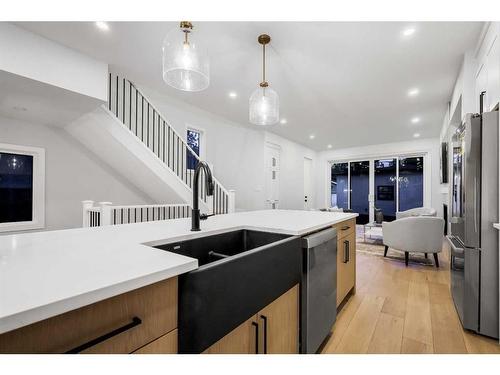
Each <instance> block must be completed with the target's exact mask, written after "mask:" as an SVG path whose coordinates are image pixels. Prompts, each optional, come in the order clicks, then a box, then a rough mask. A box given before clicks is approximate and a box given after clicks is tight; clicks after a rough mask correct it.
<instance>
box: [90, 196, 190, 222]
mask: <svg viewBox="0 0 500 375" xmlns="http://www.w3.org/2000/svg"><path fill="white" fill-rule="evenodd" d="M82 211H83V223H82V226H83V227H85V228H86V227H100V226H104V225H118V224H131V223H144V222H148V221H157V220H169V219H180V218H186V217H191V207H190V206H189V205H188V204H143V205H128V206H113V204H112V203H111V202H99V203H98V205H96V206H95V205H94V201H91V200H86V201H82Z"/></svg>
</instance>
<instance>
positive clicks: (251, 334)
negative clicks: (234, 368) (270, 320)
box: [203, 315, 258, 354]
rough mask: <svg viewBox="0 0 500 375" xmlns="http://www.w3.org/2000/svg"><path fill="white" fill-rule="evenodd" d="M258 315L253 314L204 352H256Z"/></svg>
mask: <svg viewBox="0 0 500 375" xmlns="http://www.w3.org/2000/svg"><path fill="white" fill-rule="evenodd" d="M256 319H257V316H255V315H254V316H252V317H251V318H250V319H248V320H247V321H246V322H244V323H242V324H241V325H239V326H238V327H236V328H235V329H233V330H232V331H231V332H229V333H228V334H227V335H226V336H224V337H223V338H221V339H220V340H219V341H217V342H216V343H215V344H213V345H211V346H210V347H209V348H208V349H206V350H205V351H204V352H203V353H204V354H256V353H257V350H258V342H257V335H258V325H257V321H256Z"/></svg>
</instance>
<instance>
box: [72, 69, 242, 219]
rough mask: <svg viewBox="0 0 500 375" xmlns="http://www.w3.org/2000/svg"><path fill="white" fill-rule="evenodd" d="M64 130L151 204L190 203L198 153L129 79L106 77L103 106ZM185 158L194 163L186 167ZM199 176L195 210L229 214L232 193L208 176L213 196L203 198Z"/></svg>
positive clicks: (203, 193) (202, 177) (231, 205)
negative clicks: (132, 185)
mask: <svg viewBox="0 0 500 375" xmlns="http://www.w3.org/2000/svg"><path fill="white" fill-rule="evenodd" d="M66 130H67V131H68V132H69V133H70V134H72V135H73V136H74V137H76V138H77V139H78V140H79V141H80V142H82V143H83V144H84V145H85V146H86V147H87V148H89V149H91V150H92V151H93V152H94V153H96V154H98V156H100V157H101V158H102V159H103V160H105V161H106V162H107V163H108V164H109V165H111V166H112V167H113V168H114V169H115V170H117V171H118V172H120V173H121V174H122V175H124V176H125V177H126V178H127V179H128V180H129V181H130V182H131V183H133V184H134V185H135V186H137V187H138V188H139V189H141V191H143V192H144V193H145V194H147V195H148V196H149V197H151V199H153V200H154V201H155V202H161V203H175V204H179V203H185V204H188V205H191V204H192V202H191V201H192V186H193V175H194V169H193V168H194V166H196V165H197V163H198V161H199V160H200V159H199V157H198V155H196V153H195V152H194V151H193V150H192V149H191V148H190V147H189V146H188V145H187V143H186V142H185V140H184V139H183V138H182V137H181V136H180V135H179V134H178V133H177V132H176V131H175V129H174V128H173V127H172V126H170V125H169V123H168V121H167V120H166V119H165V118H164V117H163V116H162V114H160V113H159V112H158V111H157V110H156V108H155V107H154V106H153V105H152V103H151V102H150V101H149V100H148V99H147V98H146V96H145V95H144V94H143V93H141V92H140V91H139V90H138V89H137V88H136V86H135V85H134V84H133V83H132V82H130V81H129V80H127V79H125V78H122V77H119V76H118V75H115V74H112V73H110V74H109V87H108V103H107V105H103V106H102V107H99V108H97V109H96V110H94V111H93V112H91V113H89V114H87V115H84V116H82V117H81V118H79V119H78V120H76V121H75V122H74V123H72V124H70V125H68V126H67V127H66ZM188 158H189V159H191V160H194V163H193V162H190V163H188ZM188 164H190V165H188ZM193 164H194V166H193ZM201 173H202V175H201V176H200V177H201V178H200V182H199V183H200V187H199V191H200V202H199V204H200V209H201V210H202V211H204V212H207V213H213V214H225V213H228V212H233V211H234V191H228V190H226V189H225V188H224V186H222V184H221V183H220V182H219V181H218V180H217V179H216V178H214V185H215V186H214V195H213V197H209V196H207V194H206V192H207V189H206V186H205V178H204V176H203V173H204V172H203V171H201Z"/></svg>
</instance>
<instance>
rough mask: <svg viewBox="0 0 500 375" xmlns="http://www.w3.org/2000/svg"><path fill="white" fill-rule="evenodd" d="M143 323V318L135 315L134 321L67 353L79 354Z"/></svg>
mask: <svg viewBox="0 0 500 375" xmlns="http://www.w3.org/2000/svg"><path fill="white" fill-rule="evenodd" d="M141 323H142V320H141V319H140V318H138V317H137V316H134V317H133V318H132V321H131V322H130V323H128V324H125V325H124V326H122V327H120V328H117V329H115V330H113V331H111V332H108V333H106V334H104V335H102V336H99V337H97V338H95V339H93V340H90V341H88V342H86V343H85V344H82V345H80V346H77V347H76V348H73V349H71V350H68V351H67V352H66V354H77V353H80V352H83V351H84V350H86V349H88V348H90V347H92V346H95V345H97V344H99V343H101V342H103V341H106V340H108V339H110V338H111V337H113V336H116V335H119V334H120V333H122V332H125V331H128V330H129V329H131V328H134V327H136V326H138V325H139V324H141Z"/></svg>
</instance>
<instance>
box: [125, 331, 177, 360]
mask: <svg viewBox="0 0 500 375" xmlns="http://www.w3.org/2000/svg"><path fill="white" fill-rule="evenodd" d="M134 354H177V330H176V329H174V330H173V331H171V332H169V333H167V334H166V335H163V336H162V337H159V338H157V339H156V340H154V341H153V342H150V343H149V344H147V345H145V346H143V347H142V348H140V349H137V350H136V351H135V352H134Z"/></svg>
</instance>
